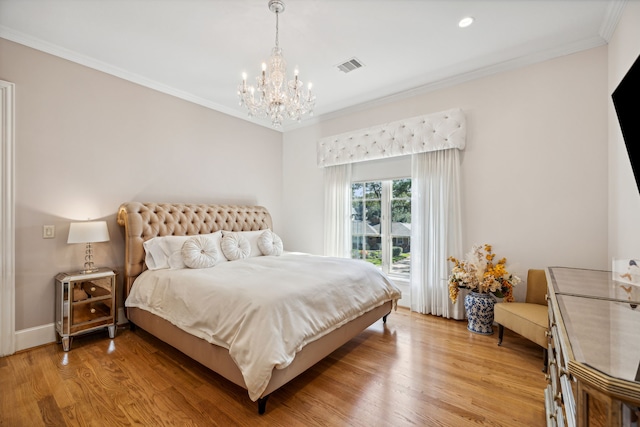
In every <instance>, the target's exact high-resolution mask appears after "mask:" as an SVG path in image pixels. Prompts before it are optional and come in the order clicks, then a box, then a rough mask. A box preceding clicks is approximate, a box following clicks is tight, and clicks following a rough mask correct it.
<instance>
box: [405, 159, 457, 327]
mask: <svg viewBox="0 0 640 427" xmlns="http://www.w3.org/2000/svg"><path fill="white" fill-rule="evenodd" d="M411 187H412V188H411V193H412V199H411V310H412V311H417V312H420V313H424V314H434V315H437V316H443V317H450V318H454V319H463V318H464V306H463V304H462V302H461V301H460V299H459V300H458V302H457V303H456V304H451V302H450V300H449V290H448V286H447V278H448V276H449V270H450V268H449V267H450V266H449V265H448V264H449V262H448V261H447V258H448V257H449V256H451V255H454V256H458V255H459V250H460V248H461V246H462V236H461V229H462V222H461V217H460V214H461V212H460V159H459V150H457V149H448V150H439V151H431V152H428V153H420V154H414V155H413V156H412V159H411Z"/></svg>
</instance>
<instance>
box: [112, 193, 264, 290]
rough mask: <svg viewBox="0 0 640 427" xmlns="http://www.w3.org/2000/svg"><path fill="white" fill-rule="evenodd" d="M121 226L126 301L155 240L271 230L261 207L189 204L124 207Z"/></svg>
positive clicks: (134, 204) (124, 204) (129, 204)
mask: <svg viewBox="0 0 640 427" xmlns="http://www.w3.org/2000/svg"><path fill="white" fill-rule="evenodd" d="M118 224H119V225H121V226H123V227H124V234H125V255H124V256H125V260H124V297H125V298H126V297H127V296H128V295H129V290H130V289H131V285H132V284H133V281H134V280H135V279H136V277H138V275H139V274H140V273H142V272H143V271H144V270H145V269H146V266H145V263H144V257H145V253H144V247H143V245H142V244H143V242H145V241H146V240H149V239H151V238H152V237H156V236H191V235H197V234H209V233H213V232H216V231H218V230H226V231H253V230H265V229H267V228H272V222H271V215H270V214H269V211H268V210H267V209H266V208H264V207H262V206H235V205H200V204H187V203H140V202H128V203H123V204H122V205H121V206H120V209H118Z"/></svg>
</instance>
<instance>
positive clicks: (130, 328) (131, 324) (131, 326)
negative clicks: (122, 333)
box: [129, 321, 136, 331]
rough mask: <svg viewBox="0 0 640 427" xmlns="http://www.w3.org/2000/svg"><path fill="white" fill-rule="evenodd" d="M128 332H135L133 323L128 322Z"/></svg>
mask: <svg viewBox="0 0 640 427" xmlns="http://www.w3.org/2000/svg"><path fill="white" fill-rule="evenodd" d="M129 330H130V331H135V330H136V324H135V323H133V322H132V321H129Z"/></svg>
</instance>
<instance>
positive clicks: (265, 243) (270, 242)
mask: <svg viewBox="0 0 640 427" xmlns="http://www.w3.org/2000/svg"><path fill="white" fill-rule="evenodd" d="M258 247H259V248H260V252H262V255H271V256H279V255H282V251H283V250H284V247H283V244H282V239H281V238H280V236H278V235H277V234H276V233H274V232H273V231H271V230H267V231H264V232H262V234H261V235H260V237H258Z"/></svg>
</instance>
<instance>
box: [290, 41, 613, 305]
mask: <svg viewBox="0 0 640 427" xmlns="http://www.w3.org/2000/svg"><path fill="white" fill-rule="evenodd" d="M356 72H357V71H356ZM606 82H607V48H606V46H605V47H600V48H595V49H591V50H588V51H584V52H581V53H577V54H573V55H569V56H565V57H561V58H558V59H555V60H551V61H546V62H544V63H540V64H535V65H531V66H528V67H524V68H520V69H517V70H514V71H509V72H504V73H501V74H497V75H493V76H489V77H485V78H482V79H478V80H475V81H471V82H467V83H464V84H460V85H457V86H454V87H449V88H446V89H442V90H438V91H435V92H431V93H427V94H423V95H417V96H414V97H412V98H409V99H405V100H402V101H398V102H394V103H390V104H387V105H381V106H377V107H374V108H370V109H368V110H365V111H359V112H355V113H352V114H344V115H341V116H340V117H338V118H335V119H333V120H327V121H323V122H321V123H319V124H317V125H313V126H309V127H306V128H302V129H297V130H294V131H290V132H287V133H286V134H285V135H284V148H283V149H284V153H283V155H284V157H283V166H284V194H283V205H284V209H283V214H284V217H285V218H286V223H287V228H286V230H285V231H284V233H285V236H283V238H284V240H285V242H287V244H288V249H292V250H300V251H307V252H312V253H322V251H323V234H322V233H323V226H322V224H323V184H322V170H321V169H319V168H317V167H316V149H315V147H316V145H315V144H316V141H317V140H318V139H320V138H324V137H327V136H331V135H335V134H339V133H342V132H346V131H349V130H354V129H360V128H365V127H369V126H374V125H378V124H381V123H385V122H389V121H394V120H399V119H402V118H407V117H413V116H417V115H420V114H428V113H433V112H438V111H442V110H446V109H449V108H453V107H460V108H462V109H463V110H464V112H465V114H466V117H467V124H468V139H467V147H466V149H465V150H464V152H463V155H462V174H463V181H462V191H463V209H464V214H463V226H464V240H463V242H464V245H465V248H470V247H471V245H473V244H475V243H485V242H486V243H492V244H493V245H494V249H495V251H496V252H497V255H498V256H506V257H507V258H508V261H509V263H510V264H511V265H512V267H513V268H514V269H515V270H516V272H517V273H518V274H521V275H523V276H525V277H526V270H527V269H529V268H544V267H546V266H551V265H563V266H572V267H588V268H606V267H607V266H608V259H607V249H606V247H607V160H606V159H607V102H606V96H607V83H606ZM517 295H518V294H517Z"/></svg>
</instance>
